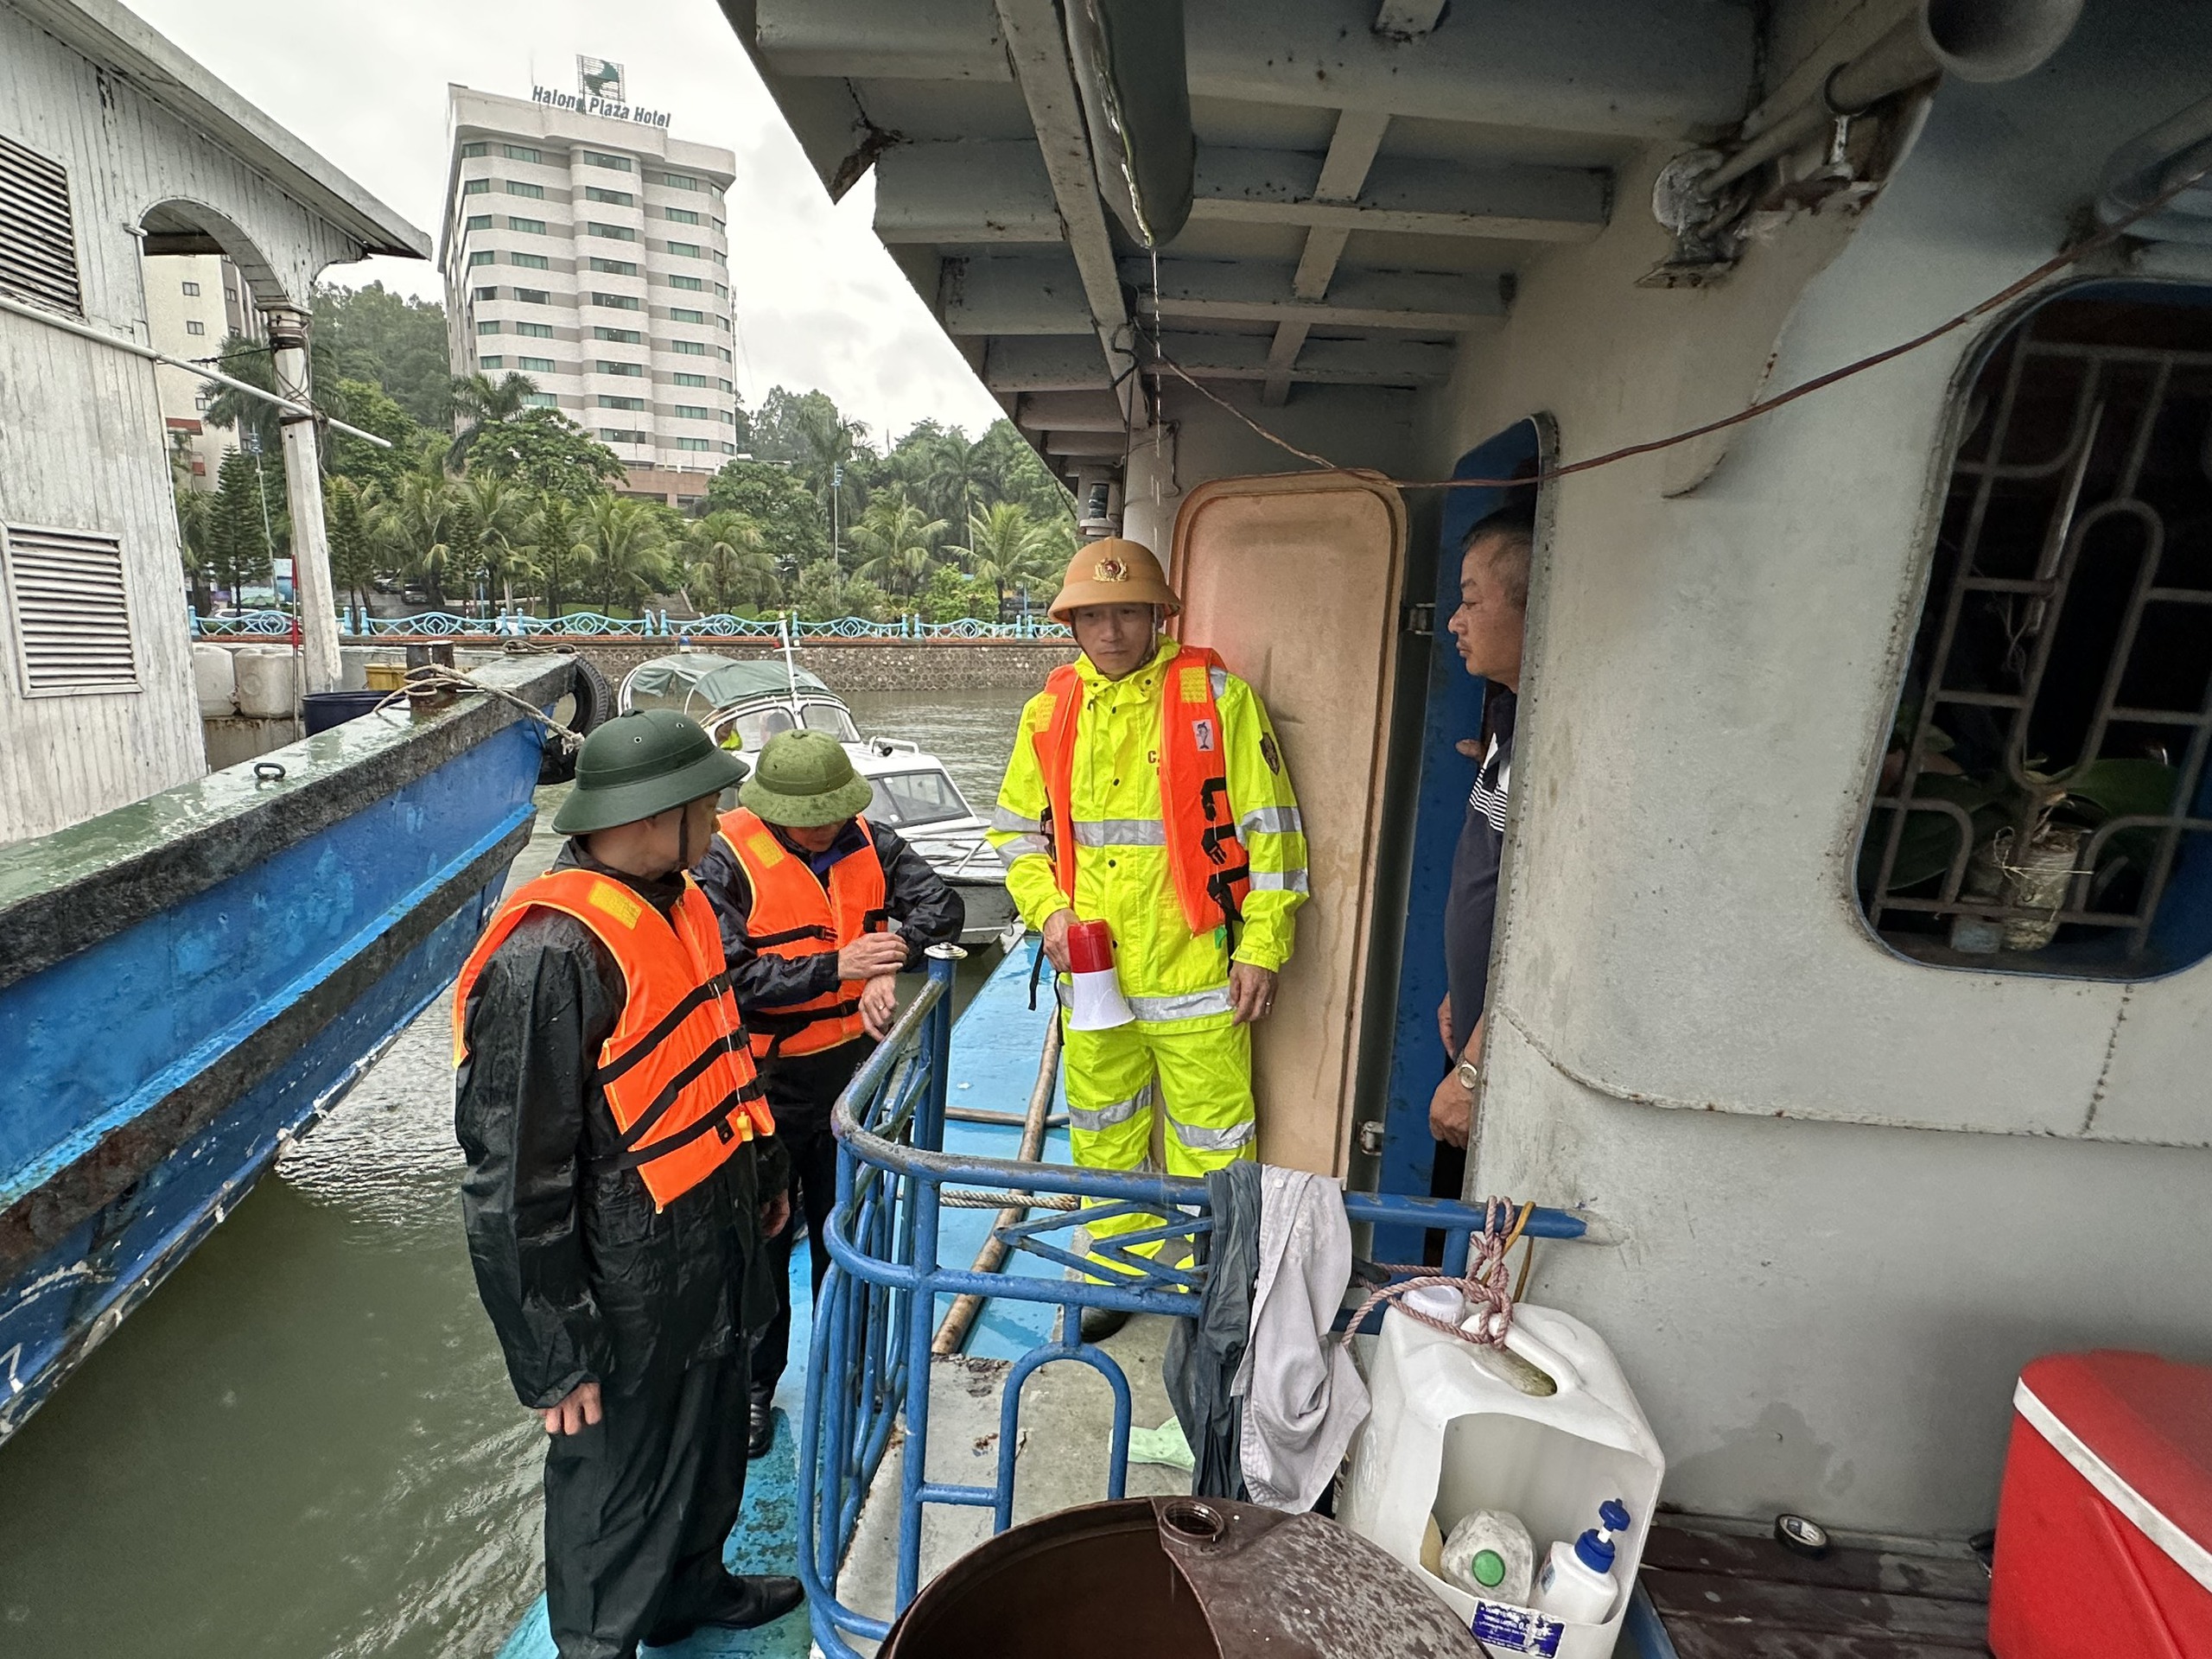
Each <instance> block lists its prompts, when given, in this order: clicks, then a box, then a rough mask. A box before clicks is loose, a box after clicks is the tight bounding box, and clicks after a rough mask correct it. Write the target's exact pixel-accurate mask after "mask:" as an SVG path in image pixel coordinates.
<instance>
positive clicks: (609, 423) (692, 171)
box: [439, 86, 737, 498]
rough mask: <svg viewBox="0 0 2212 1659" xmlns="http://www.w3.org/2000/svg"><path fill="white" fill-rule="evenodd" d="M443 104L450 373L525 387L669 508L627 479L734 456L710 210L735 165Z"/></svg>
mask: <svg viewBox="0 0 2212 1659" xmlns="http://www.w3.org/2000/svg"><path fill="white" fill-rule="evenodd" d="M447 91H448V113H449V118H450V124H451V127H452V136H453V158H452V162H451V166H450V168H449V169H448V175H447V185H446V212H445V219H444V225H443V232H442V245H441V247H440V250H439V263H440V266H441V268H442V270H443V271H444V273H445V280H446V318H447V327H448V331H449V333H450V335H451V344H452V353H453V365H454V372H456V373H460V374H468V373H473V372H477V371H479V370H480V371H482V372H484V373H486V374H487V375H489V376H491V377H492V378H493V379H494V380H497V379H499V378H501V377H502V376H503V375H505V373H507V372H520V373H523V374H526V375H528V376H529V377H530V378H531V379H532V380H534V381H536V382H537V387H538V395H537V401H538V402H540V403H542V404H546V405H548V406H550V407H552V408H556V409H558V410H560V411H561V412H562V413H563V414H564V415H566V416H569V419H571V420H573V421H575V423H576V424H577V425H579V426H581V427H582V428H583V429H584V430H585V431H587V432H588V433H590V434H591V435H593V436H594V437H595V438H598V439H599V440H600V441H601V442H603V443H605V444H606V445H607V447H608V448H611V449H613V451H614V453H615V454H617V455H618V456H620V458H621V460H622V461H623V463H624V465H625V466H626V467H629V468H630V469H631V473H632V478H631V483H632V488H633V489H638V488H639V486H643V489H644V490H649V491H651V492H652V493H655V494H660V493H664V491H665V492H666V493H668V494H669V495H670V496H671V498H674V497H676V496H677V493H678V491H679V490H681V488H682V486H681V485H680V484H677V483H671V482H670V481H668V480H665V479H660V480H655V479H650V478H648V477H646V476H645V474H649V473H660V474H671V473H688V474H701V473H712V472H715V470H717V469H718V468H719V467H721V465H722V463H723V462H724V461H726V460H728V458H729V457H730V456H732V455H734V454H736V453H737V443H736V435H737V428H736V422H737V388H736V385H735V380H736V376H735V374H734V368H733V364H734V359H735V355H736V353H735V350H734V347H735V344H736V336H735V334H734V332H733V327H732V323H731V317H730V297H729V229H728V209H727V208H726V207H724V206H723V192H724V191H726V190H727V189H728V188H729V185H730V182H731V181H732V179H733V178H734V176H735V168H736V165H737V158H736V157H735V156H734V155H733V154H731V152H730V151H728V150H726V149H715V148H714V147H713V146H712V145H709V144H695V143H686V142H685V141H683V140H682V139H680V138H671V137H669V135H668V131H667V130H666V129H665V128H664V127H655V126H650V125H645V124H642V123H636V122H632V121H628V120H622V119H617V118H610V117H607V116H601V115H587V114H583V113H582V112H580V111H576V110H573V109H563V108H558V107H556V106H555V105H551V104H548V103H534V102H531V100H529V99H519V98H500V97H498V96H496V95H494V94H493V93H489V92H473V91H471V90H470V89H469V88H467V87H466V86H449V87H448V89H447ZM696 493H698V491H697V489H696V488H695V489H692V490H689V491H683V494H684V495H686V496H688V495H693V494H696Z"/></svg>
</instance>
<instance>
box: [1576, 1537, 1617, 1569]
mask: <svg viewBox="0 0 2212 1659" xmlns="http://www.w3.org/2000/svg"><path fill="white" fill-rule="evenodd" d="M1574 1553H1575V1554H1576V1556H1578V1557H1579V1558H1580V1560H1581V1562H1582V1565H1583V1566H1585V1567H1588V1568H1589V1569H1590V1570H1591V1571H1592V1573H1610V1572H1611V1571H1612V1570H1613V1541H1612V1540H1611V1539H1610V1538H1601V1537H1599V1535H1598V1529H1596V1528H1595V1527H1592V1529H1590V1530H1589V1531H1587V1532H1586V1533H1584V1534H1583V1535H1581V1536H1580V1538H1578V1539H1576V1540H1575V1541H1574Z"/></svg>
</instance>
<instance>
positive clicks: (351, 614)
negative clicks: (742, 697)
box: [189, 607, 1073, 639]
mask: <svg viewBox="0 0 2212 1659" xmlns="http://www.w3.org/2000/svg"><path fill="white" fill-rule="evenodd" d="M189 614H190V618H191V626H192V637H193V638H194V639H234V638H238V637H239V636H243V635H255V636H258V635H264V634H273V635H277V636H280V637H288V636H289V634H290V633H291V632H292V626H293V621H294V618H293V614H292V613H291V612H289V611H283V610H249V611H232V612H226V613H223V614H221V615H209V616H202V615H201V614H200V612H199V611H198V609H197V608H193V609H191V610H190V612H189ZM786 628H788V629H790V631H791V636H792V637H793V638H794V639H1071V638H1072V637H1073V636H1072V635H1071V634H1070V633H1069V632H1068V630H1067V628H1066V626H1065V625H1064V624H1062V623H1058V622H1053V621H1050V620H1043V621H1040V620H1038V619H1037V618H1035V617H1033V616H1023V617H1020V618H1017V619H1016V620H1014V621H1011V622H986V621H984V620H982V619H980V618H977V617H972V616H963V617H961V618H958V619H957V620H954V621H950V622H928V621H925V620H922V619H921V618H920V617H918V616H899V617H894V618H893V619H891V620H888V621H876V620H874V619H872V618H869V617H864V616H845V617H839V618H836V620H831V621H827V622H805V621H802V620H799V618H798V616H796V615H794V614H789V613H783V614H772V615H769V616H765V617H757V616H731V615H728V614H727V613H717V614H715V615H713V616H692V617H680V616H678V617H672V616H671V615H670V614H669V613H667V612H666V611H654V610H648V611H647V612H646V613H645V614H644V615H643V616H608V615H606V614H604V613H601V612H598V611H576V612H572V613H569V615H567V616H527V615H524V613H521V612H519V611H505V612H501V613H497V614H494V615H491V616H461V615H457V614H455V613H454V612H451V611H423V612H419V613H416V614H415V615H413V616H370V615H368V614H366V613H365V612H361V611H359V610H355V609H353V608H352V607H347V608H346V609H345V610H342V611H340V613H338V632H339V634H340V637H341V638H343V639H461V638H466V639H536V638H539V637H542V636H546V635H550V636H553V637H555V638H559V639H593V638H605V637H608V636H623V637H626V638H631V639H781V638H782V637H783V633H784V631H785V629H786Z"/></svg>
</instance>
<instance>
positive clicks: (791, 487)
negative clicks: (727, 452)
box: [707, 461, 829, 581]
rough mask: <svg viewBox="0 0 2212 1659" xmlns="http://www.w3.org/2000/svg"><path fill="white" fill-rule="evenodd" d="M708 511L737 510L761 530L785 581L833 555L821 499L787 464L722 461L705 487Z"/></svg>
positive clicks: (765, 544)
mask: <svg viewBox="0 0 2212 1659" xmlns="http://www.w3.org/2000/svg"><path fill="white" fill-rule="evenodd" d="M707 511H708V512H709V513H715V512H738V513H742V514H744V515H745V517H746V518H749V519H751V520H752V521H753V524H754V525H755V526H756V527H757V528H758V529H759V530H760V545H761V547H762V548H763V549H764V550H766V552H767V554H768V556H769V557H770V558H771V559H772V560H773V561H774V562H775V565H776V569H777V571H778V572H779V574H780V575H782V576H783V577H784V578H785V580H786V581H791V580H794V579H796V578H797V576H798V573H799V571H800V569H802V568H804V566H807V565H810V564H812V563H815V562H816V561H817V559H826V558H828V557H829V520H828V518H825V517H824V516H823V512H822V504H821V503H820V502H818V501H817V500H816V499H814V497H813V496H812V495H810V494H809V493H807V488H806V486H805V485H804V484H803V483H801V482H800V481H799V480H798V479H796V478H794V477H793V476H792V475H791V472H790V471H789V470H788V469H787V468H785V467H778V466H776V465H774V464H773V463H772V462H769V461H728V462H726V463H724V465H723V467H722V469H721V471H720V472H718V473H716V474H715V476H714V478H713V480H712V481H711V482H709V484H708V486H707Z"/></svg>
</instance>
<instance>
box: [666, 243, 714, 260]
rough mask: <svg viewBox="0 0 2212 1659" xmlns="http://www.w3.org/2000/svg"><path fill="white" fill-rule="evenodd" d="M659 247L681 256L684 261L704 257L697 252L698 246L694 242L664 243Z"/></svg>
mask: <svg viewBox="0 0 2212 1659" xmlns="http://www.w3.org/2000/svg"><path fill="white" fill-rule="evenodd" d="M661 246H663V247H664V248H666V249H667V250H668V251H670V252H671V253H675V254H681V255H682V256H683V257H684V258H686V259H701V258H704V257H706V256H705V255H703V254H702V253H701V252H700V251H699V245H698V244H697V243H696V242H664V243H662V244H661Z"/></svg>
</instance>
